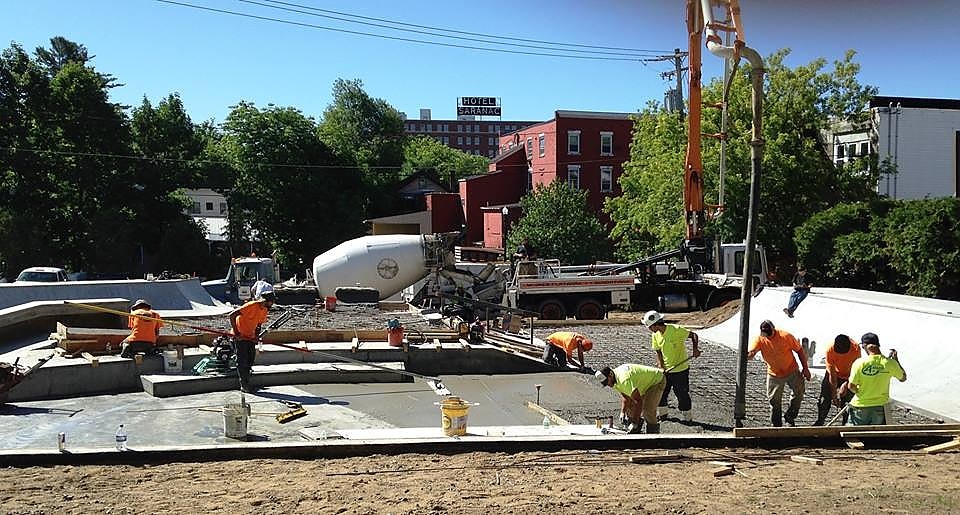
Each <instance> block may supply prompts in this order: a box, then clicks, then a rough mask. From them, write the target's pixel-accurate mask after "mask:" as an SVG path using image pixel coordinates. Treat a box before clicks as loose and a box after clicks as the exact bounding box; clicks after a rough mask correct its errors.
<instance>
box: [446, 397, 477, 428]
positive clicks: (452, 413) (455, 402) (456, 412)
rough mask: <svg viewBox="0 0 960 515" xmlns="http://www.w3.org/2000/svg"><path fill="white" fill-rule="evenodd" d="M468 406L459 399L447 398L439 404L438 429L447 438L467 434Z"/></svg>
mask: <svg viewBox="0 0 960 515" xmlns="http://www.w3.org/2000/svg"><path fill="white" fill-rule="evenodd" d="M469 409H470V404H469V403H468V402H466V401H464V400H463V399H461V398H460V397H447V398H446V399H444V400H443V402H441V403H440V427H442V428H443V434H445V435H447V436H463V435H465V434H467V410H469Z"/></svg>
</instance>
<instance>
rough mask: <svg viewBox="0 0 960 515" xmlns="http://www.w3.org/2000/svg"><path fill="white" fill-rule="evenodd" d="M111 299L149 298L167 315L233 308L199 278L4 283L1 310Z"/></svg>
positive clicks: (206, 313)
mask: <svg viewBox="0 0 960 515" xmlns="http://www.w3.org/2000/svg"><path fill="white" fill-rule="evenodd" d="M107 298H120V299H126V300H127V301H133V300H136V299H147V300H148V301H149V302H150V304H151V305H152V306H153V308H154V309H155V310H157V311H159V313H160V315H161V316H163V317H167V318H172V317H181V318H182V317H191V316H193V317H196V316H211V315H221V314H224V313H228V312H229V311H230V310H231V309H232V308H231V307H230V306H227V305H225V304H222V303H220V302H219V301H217V300H214V299H213V298H212V297H211V296H210V294H209V293H207V291H206V290H204V289H203V286H201V285H200V281H199V280H197V279H177V280H168V281H145V280H139V279H138V280H129V281H67V282H62V283H46V284H19V283H9V284H0V309H3V308H8V307H11V306H18V305H20V304H24V303H27V302H33V301H62V300H80V299H107Z"/></svg>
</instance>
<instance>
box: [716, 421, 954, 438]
mask: <svg viewBox="0 0 960 515" xmlns="http://www.w3.org/2000/svg"><path fill="white" fill-rule="evenodd" d="M853 429H854V426H809V427H736V428H734V429H733V436H736V437H751V438H840V433H841V432H844V431H852V430H853ZM933 429H949V430H958V429H960V424H902V425H883V426H856V430H857V431H894V430H896V431H912V430H933Z"/></svg>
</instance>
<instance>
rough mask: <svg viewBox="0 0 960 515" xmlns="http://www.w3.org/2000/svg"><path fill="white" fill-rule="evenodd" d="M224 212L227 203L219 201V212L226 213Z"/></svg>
mask: <svg viewBox="0 0 960 515" xmlns="http://www.w3.org/2000/svg"><path fill="white" fill-rule="evenodd" d="M226 213H227V203H226V202H221V203H220V214H221V215H224V214H226Z"/></svg>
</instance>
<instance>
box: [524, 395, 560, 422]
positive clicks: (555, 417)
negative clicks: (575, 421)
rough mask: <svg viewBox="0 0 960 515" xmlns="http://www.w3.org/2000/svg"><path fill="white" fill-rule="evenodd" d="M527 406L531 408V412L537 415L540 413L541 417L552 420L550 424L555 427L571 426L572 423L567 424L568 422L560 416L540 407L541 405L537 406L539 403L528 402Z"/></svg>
mask: <svg viewBox="0 0 960 515" xmlns="http://www.w3.org/2000/svg"><path fill="white" fill-rule="evenodd" d="M526 404H527V407H528V408H530V409H531V410H533V411H536V412H537V413H539V414H541V415H543V416H545V417H547V418H549V419H550V423H551V424H553V425H555V426H569V425H570V422H567V421H566V420H564V419H563V418H562V417H561V416H560V415H557V414H556V413H554V412H553V411H551V410H549V409H547V408H544V407H543V406H541V405H539V404H537V403H535V402H531V401H527V403H526Z"/></svg>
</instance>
